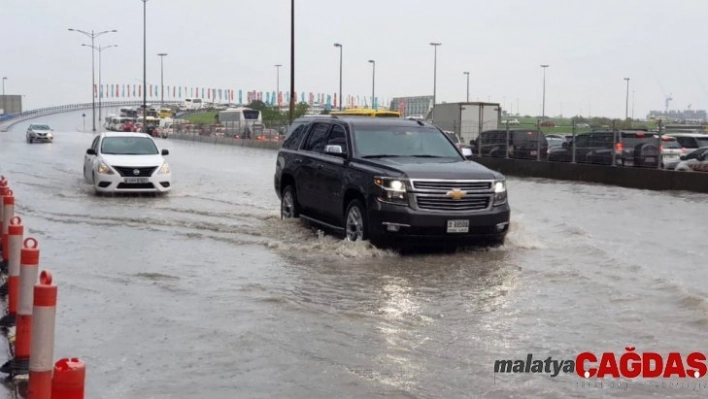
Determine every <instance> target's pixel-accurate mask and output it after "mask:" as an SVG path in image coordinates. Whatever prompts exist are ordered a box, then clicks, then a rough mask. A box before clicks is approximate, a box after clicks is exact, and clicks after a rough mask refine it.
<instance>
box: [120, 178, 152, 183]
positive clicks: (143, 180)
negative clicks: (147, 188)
mask: <svg viewBox="0 0 708 399" xmlns="http://www.w3.org/2000/svg"><path fill="white" fill-rule="evenodd" d="M149 181H150V179H148V178H147V177H126V178H125V182H126V183H147V182H149Z"/></svg>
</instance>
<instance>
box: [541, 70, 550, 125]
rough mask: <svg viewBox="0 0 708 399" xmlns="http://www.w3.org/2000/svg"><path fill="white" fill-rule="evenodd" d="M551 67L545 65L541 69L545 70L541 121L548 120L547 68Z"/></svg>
mask: <svg viewBox="0 0 708 399" xmlns="http://www.w3.org/2000/svg"><path fill="white" fill-rule="evenodd" d="M548 67H549V65H546V64H543V65H541V68H542V69H543V105H541V119H546V68H548Z"/></svg>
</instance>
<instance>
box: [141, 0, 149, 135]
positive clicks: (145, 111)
mask: <svg viewBox="0 0 708 399" xmlns="http://www.w3.org/2000/svg"><path fill="white" fill-rule="evenodd" d="M141 1H142V2H143V129H142V130H143V133H147V2H148V0H141Z"/></svg>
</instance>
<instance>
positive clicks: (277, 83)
mask: <svg viewBox="0 0 708 399" xmlns="http://www.w3.org/2000/svg"><path fill="white" fill-rule="evenodd" d="M281 66H282V65H280V64H277V65H276V66H275V69H276V78H275V99H276V100H275V103H276V104H278V112H280V67H281Z"/></svg>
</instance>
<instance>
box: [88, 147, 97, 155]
mask: <svg viewBox="0 0 708 399" xmlns="http://www.w3.org/2000/svg"><path fill="white" fill-rule="evenodd" d="M86 154H88V155H96V150H94V149H93V148H89V149H88V150H86Z"/></svg>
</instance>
